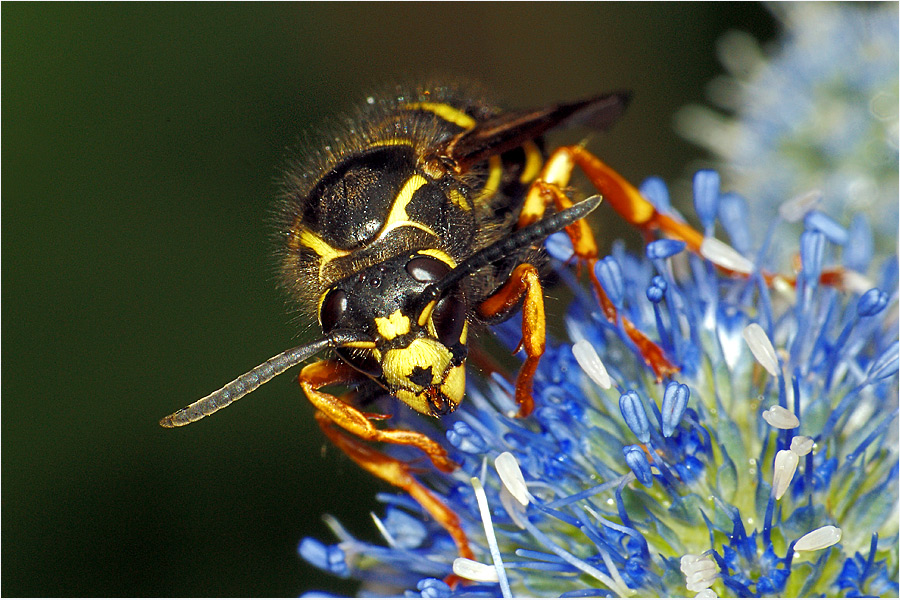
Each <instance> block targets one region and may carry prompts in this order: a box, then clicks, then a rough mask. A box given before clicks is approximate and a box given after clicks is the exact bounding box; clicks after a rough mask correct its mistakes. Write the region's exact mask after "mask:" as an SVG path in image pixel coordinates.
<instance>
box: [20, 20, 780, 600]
mask: <svg viewBox="0 0 900 600" xmlns="http://www.w3.org/2000/svg"><path fill="white" fill-rule="evenodd" d="M773 27H774V25H773V21H772V19H771V17H770V16H769V15H768V14H766V13H765V12H764V10H763V9H762V8H761V7H760V6H758V5H740V4H723V3H706V4H696V5H683V4H627V5H619V4H578V5H572V4H566V5H557V4H552V5H546V4H528V5H517V4H503V5H495V4H468V5H461V4H452V3H451V4H436V5H421V4H364V5H363V4H343V5H342V4H315V5H310V4H277V5H270V4H252V5H241V4H237V5H234V4H228V5H222V4H166V5H154V4H150V5H146V4H127V5H121V4H95V5H81V4H9V3H4V5H3V9H2V77H3V86H2V111H3V113H2V117H3V148H2V151H3V157H2V169H3V171H2V186H3V187H2V193H3V205H2V206H3V208H2V210H3V212H2V217H3V219H2V227H3V229H2V234H3V235H2V252H3V268H2V272H3V275H2V276H3V280H2V300H3V302H2V311H3V313H2V321H3V325H2V327H3V331H2V334H3V342H4V343H3V346H2V353H3V354H2V393H3V404H2V408H3V411H2V460H3V472H2V476H3V479H2V513H3V521H2V528H3V531H2V533H3V535H2V540H3V542H2V594H3V595H4V596H19V595H29V596H46V595H50V596H53V595H65V596H69V595H74V596H80V595H88V596H95V595H99V596H105V595H126V596H132V595H135V596H142V595H162V596H170V595H177V596H185V595H187V596H191V595H201V596H209V595H211V596H218V595H235V596H248V595H249V596H257V595H266V596H282V595H284V596H294V595H297V594H298V593H301V592H302V591H303V590H306V589H309V588H311V587H313V588H324V589H329V590H331V591H334V592H339V593H352V592H353V590H354V587H353V585H352V584H349V583H348V582H342V581H339V580H336V579H334V578H330V577H325V576H323V575H321V574H319V573H318V572H317V571H315V570H314V569H312V568H310V567H308V566H307V565H306V564H305V563H304V562H302V561H301V560H300V559H299V558H298V557H297V555H296V550H295V549H296V544H297V542H298V540H300V539H301V538H302V537H303V536H307V535H312V536H317V537H320V538H323V539H328V540H331V539H332V537H331V535H330V533H329V532H328V530H327V529H326V528H325V526H324V525H323V524H322V522H321V520H320V515H321V514H322V513H325V512H329V513H332V514H334V515H336V516H337V517H339V518H340V519H341V520H342V521H343V522H344V523H346V524H347V525H348V527H349V529H350V530H351V531H352V532H354V533H355V534H357V535H359V536H361V537H368V538H373V537H374V536H375V535H376V532H375V529H374V526H373V525H372V524H371V522H370V520H369V517H368V513H369V512H370V511H371V510H375V509H376V504H375V502H374V500H373V495H374V493H375V491H376V490H377V489H379V486H378V484H377V483H376V482H375V481H373V480H372V479H371V478H370V477H368V476H364V475H361V474H360V473H359V472H358V470H357V469H356V468H355V467H354V465H353V464H352V463H350V462H349V461H347V460H346V459H344V458H342V457H341V456H339V455H338V453H337V452H336V451H334V450H333V449H332V448H330V447H327V446H326V445H325V444H324V443H323V437H322V436H321V435H320V434H319V432H318V431H317V430H316V429H315V426H314V424H313V421H312V418H311V416H312V409H311V407H310V406H309V405H308V404H307V403H306V402H305V400H304V399H303V397H302V395H301V393H300V391H299V389H297V387H296V384H295V382H294V380H293V378H292V377H282V378H280V379H277V380H276V381H274V382H273V383H271V384H269V385H267V386H265V387H264V388H263V389H261V390H259V391H258V392H256V393H255V394H254V396H253V397H252V398H250V399H247V400H244V401H242V402H241V403H240V404H238V405H235V406H234V407H231V408H230V409H229V410H227V411H225V412H223V413H221V414H218V415H216V416H215V417H214V418H211V419H208V420H206V421H203V422H201V423H198V424H195V425H193V426H191V427H189V428H185V429H181V430H175V431H169V430H163V429H161V428H160V427H158V426H157V424H156V423H157V420H158V419H159V418H160V417H162V416H163V415H165V414H167V413H168V412H171V411H172V410H174V409H176V408H179V407H181V406H183V405H184V404H186V403H188V402H190V401H192V400H194V399H196V398H198V397H200V396H202V395H205V394H206V393H208V392H210V391H212V389H214V388H216V387H218V386H219V385H221V384H223V383H225V382H226V381H228V380H229V379H231V378H232V377H234V376H236V375H237V374H239V373H242V372H243V371H244V370H246V369H247V368H249V367H251V366H253V365H255V364H257V363H259V362H261V361H262V360H264V359H265V358H268V357H269V356H271V355H273V354H275V353H277V352H279V351H281V350H283V349H285V348H287V347H289V346H291V345H294V344H296V343H298V339H299V338H298V329H297V327H296V326H295V325H293V324H291V321H290V319H289V317H288V316H287V313H286V311H285V308H284V299H283V298H282V296H281V295H280V293H279V292H278V291H277V289H276V288H275V285H274V276H273V270H272V260H271V258H270V252H269V250H270V246H269V243H268V235H269V233H270V232H269V230H268V229H267V227H266V216H267V214H268V213H267V211H268V210H269V207H270V202H271V198H272V197H273V195H274V191H275V189H276V186H275V184H274V180H275V177H276V176H277V173H278V167H279V165H281V164H283V163H282V159H283V157H284V155H285V149H286V148H287V147H289V146H291V145H293V144H294V143H295V142H296V140H297V139H298V136H299V134H300V133H301V132H302V131H303V130H304V129H306V128H310V127H314V126H315V124H316V123H317V121H319V120H320V119H322V118H324V117H326V116H327V115H330V114H333V111H334V110H335V109H336V108H339V107H342V106H348V105H349V104H350V103H352V102H354V101H356V100H358V99H359V98H361V97H364V95H365V94H366V92H367V91H368V90H369V89H370V88H371V87H372V86H380V85H381V84H382V83H384V82H385V81H391V80H396V79H398V78H404V79H407V78H411V77H416V76H421V75H428V74H433V73H448V74H458V75H462V76H466V77H470V78H475V79H478V80H480V81H482V82H483V83H484V84H485V85H486V86H488V87H490V88H493V89H495V90H496V91H497V93H498V95H499V96H500V97H502V98H505V99H506V100H507V101H508V102H509V103H510V104H515V105H519V106H525V105H535V104H540V103H545V102H552V101H555V100H561V99H574V98H577V97H579V96H585V95H590V94H595V93H597V92H600V91H604V90H609V89H619V88H628V89H631V90H633V91H634V98H635V100H634V103H633V105H632V106H631V108H630V109H629V111H628V114H627V115H626V117H625V118H624V119H623V120H622V121H621V123H619V124H618V126H617V127H616V128H615V129H614V131H613V132H612V133H611V134H610V135H606V136H601V137H599V138H598V139H596V140H595V141H594V143H593V144H592V148H594V149H595V150H596V151H597V152H598V153H599V154H601V155H602V156H604V157H606V158H607V159H608V161H609V162H610V163H611V164H613V165H614V166H616V167H618V168H619V169H620V170H621V171H622V172H623V173H624V174H625V175H626V176H629V177H631V178H633V179H634V180H640V179H642V178H643V177H645V176H646V175H648V174H654V173H655V174H660V175H663V176H665V177H666V178H667V179H668V180H669V181H673V180H676V179H678V178H679V177H683V176H684V175H685V174H686V173H688V170H689V168H690V166H691V165H692V164H693V161H695V160H696V159H697V158H698V152H697V151H696V150H695V149H694V148H692V147H691V146H689V145H688V144H686V143H684V142H682V141H679V140H678V139H677V138H676V136H675V135H674V134H673V132H672V128H671V123H672V115H673V114H674V112H675V111H676V110H677V109H678V108H679V107H681V106H683V105H684V104H687V103H691V102H703V101H704V98H705V96H704V86H705V84H706V83H707V82H709V81H710V80H711V79H712V78H713V77H714V76H716V75H717V74H719V73H720V72H721V69H720V67H719V66H718V64H717V62H716V59H715V42H716V40H717V39H718V38H719V37H720V36H721V34H722V33H723V32H724V31H726V30H728V29H733V28H736V29H742V30H745V31H749V32H750V33H752V34H753V35H754V36H756V37H757V38H759V39H764V40H765V39H770V38H771V37H772V36H773V34H774V29H773ZM569 141H577V140H569ZM607 217H608V218H610V219H611V220H613V221H615V217H612V216H611V215H610V213H609V212H604V213H603V218H607ZM613 235H616V234H613Z"/></svg>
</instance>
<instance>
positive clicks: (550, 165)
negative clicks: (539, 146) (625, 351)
mask: <svg viewBox="0 0 900 600" xmlns="http://www.w3.org/2000/svg"><path fill="white" fill-rule="evenodd" d="M583 155H586V156H587V157H590V158H591V159H593V160H596V161H597V162H598V163H600V161H599V159H596V158H594V157H593V155H591V154H589V153H588V152H587V151H586V150H584V149H582V148H580V147H577V146H564V147H562V148H559V149H558V150H556V151H555V152H554V153H553V154H552V155H551V156H550V158H549V159H547V162H546V164H545V165H544V167H543V169H542V170H541V174H540V175H539V176H538V178H537V180H535V182H534V183H533V184H532V185H531V188H530V189H529V190H528V195H527V196H526V199H525V203H524V205H523V206H522V210H521V212H520V213H519V223H518V226H519V227H520V228H521V227H525V226H526V225H529V224H531V223H533V222H535V221H538V220H540V219H541V217H542V216H543V214H544V211H545V210H546V207H547V206H549V205H550V204H551V203H552V204H553V205H554V206H555V207H556V210H563V209H565V208H568V207H569V206H571V205H572V201H571V200H570V199H569V198H568V196H566V195H565V193H563V191H562V188H564V187H566V186H567V185H568V184H569V178H570V177H571V175H572V171H574V170H575V167H576V166H578V167H580V168H581V169H582V170H583V171H584V172H585V173H586V174H587V175H588V177H589V178H590V179H591V181H592V183H593V184H594V185H595V186H596V187H597V189H598V190H599V191H600V192H601V193H602V194H603V196H604V199H610V204H612V205H613V208H615V209H616V211H617V212H619V213H620V214H622V215H623V216H624V217H625V219H626V220H628V221H629V222H630V223H633V224H635V225H639V226H640V219H642V218H645V217H646V214H645V213H646V212H647V209H648V207H649V209H650V210H652V211H653V213H655V214H657V215H659V213H656V209H654V208H653V205H652V204H650V203H649V202H647V201H646V200H645V199H644V198H643V197H641V195H640V194H639V193H638V192H637V190H635V189H634V188H633V187H631V185H630V184H629V183H628V182H627V181H625V179H623V178H622V177H621V176H620V175H618V174H617V173H615V172H614V171H612V169H609V168H608V167H606V166H605V165H603V163H600V165H602V166H603V167H604V168H606V169H607V170H608V171H609V172H610V173H612V176H610V177H609V178H607V179H604V178H602V177H600V176H598V175H597V174H596V173H595V171H597V168H596V165H594V167H595V168H594V169H593V170H589V168H588V167H590V166H591V165H590V164H588V161H587V159H585V158H583ZM608 180H609V181H613V182H614V183H616V184H617V185H609V186H606V184H607V182H608ZM608 188H609V189H608ZM626 188H630V189H631V190H633V191H634V196H635V198H632V199H629V200H627V201H623V200H622V197H623V192H622V191H621V190H623V189H626ZM613 197H615V200H613V199H612V198H613ZM626 209H627V210H626ZM659 216H661V217H662V216H664V215H659ZM666 219H668V221H671V222H672V223H677V222H676V221H674V220H672V219H670V218H668V217H666ZM684 227H687V226H684ZM688 229H689V230H690V231H692V232H694V233H697V232H696V231H694V230H693V229H690V228H688ZM667 231H669V230H667ZM566 233H567V234H568V236H569V239H570V240H572V248H573V250H574V253H575V256H576V257H577V258H578V259H579V260H581V261H582V262H584V263H586V264H587V267H588V273H589V276H590V279H591V283H592V284H593V286H594V290H595V291H596V292H597V297H598V298H599V299H600V306H601V307H602V309H603V314H604V316H605V317H606V319H607V320H608V321H609V322H610V323H612V324H614V325H615V324H617V323H619V322H621V323H622V328H623V329H624V330H625V333H626V335H628V338H629V339H630V340H631V341H632V342H633V343H634V345H635V346H636V347H637V348H638V351H639V352H640V353H641V357H643V359H644V362H646V363H647V365H649V366H650V368H651V369H653V373H654V374H655V375H656V378H657V380H660V381H661V380H662V379H664V378H666V377H669V376H671V375H674V374H675V373H677V372H678V370H679V369H678V367H676V366H675V365H674V364H672V362H671V361H669V359H668V358H666V355H665V353H664V352H663V351H662V348H660V347H659V346H658V345H656V344H655V343H653V342H652V341H651V340H650V338H648V337H647V336H646V335H645V334H644V333H643V332H642V331H641V330H640V329H638V328H637V327H635V325H634V323H632V322H631V321H630V320H629V319H628V318H627V317H625V316H623V315H619V314H618V311H617V310H616V307H615V305H614V304H613V303H612V301H611V300H610V299H609V297H608V296H607V295H606V291H605V290H604V289H603V286H601V285H600V281H599V280H598V279H597V275H596V273H595V272H594V265H595V264H596V263H597V257H598V254H599V252H598V250H597V242H596V241H595V239H594V234H593V232H592V231H591V229H590V227H588V225H587V223H586V222H585V221H584V220H581V221H578V222H576V223H573V224H572V225H570V226H569V227H567V228H566ZM698 235H699V234H698ZM700 241H702V236H701V240H700ZM699 244H700V242H697V247H698V248H699Z"/></svg>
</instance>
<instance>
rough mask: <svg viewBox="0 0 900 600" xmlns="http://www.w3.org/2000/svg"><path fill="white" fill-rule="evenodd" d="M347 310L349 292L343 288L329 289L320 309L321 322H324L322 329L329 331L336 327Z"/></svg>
mask: <svg viewBox="0 0 900 600" xmlns="http://www.w3.org/2000/svg"><path fill="white" fill-rule="evenodd" d="M346 310H347V294H346V293H345V292H344V291H343V290H331V291H329V292H328V295H327V296H325V300H324V301H323V302H322V308H321V309H320V311H319V323H321V324H322V331H324V332H325V333H328V332H329V331H331V330H332V329H334V326H335V325H337V322H338V321H340V320H341V317H342V316H344V311H346Z"/></svg>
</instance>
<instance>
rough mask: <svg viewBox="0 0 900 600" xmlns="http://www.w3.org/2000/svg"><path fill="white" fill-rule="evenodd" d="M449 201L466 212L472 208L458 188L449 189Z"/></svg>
mask: <svg viewBox="0 0 900 600" xmlns="http://www.w3.org/2000/svg"><path fill="white" fill-rule="evenodd" d="M450 201H451V202H452V203H453V204H455V205H457V206H458V207H460V208H461V209H463V210H464V211H466V212H469V211H470V210H472V207H471V206H470V205H469V200H468V199H467V198H466V197H465V196H463V195H462V193H461V192H460V191H459V190H450Z"/></svg>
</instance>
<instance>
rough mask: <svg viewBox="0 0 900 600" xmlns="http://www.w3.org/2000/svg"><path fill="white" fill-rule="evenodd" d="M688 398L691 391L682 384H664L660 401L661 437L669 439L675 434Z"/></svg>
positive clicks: (672, 382) (673, 382) (674, 382)
mask: <svg viewBox="0 0 900 600" xmlns="http://www.w3.org/2000/svg"><path fill="white" fill-rule="evenodd" d="M690 397H691V390H690V388H688V386H686V385H684V384H683V383H678V382H677V381H670V382H669V383H668V384H666V391H665V392H664V393H663V401H662V419H663V435H664V436H665V437H671V436H672V434H673V433H675V428H676V427H678V424H679V423H680V422H681V417H682V416H683V415H684V411H685V409H686V408H687V403H688V400H689V399H690Z"/></svg>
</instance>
